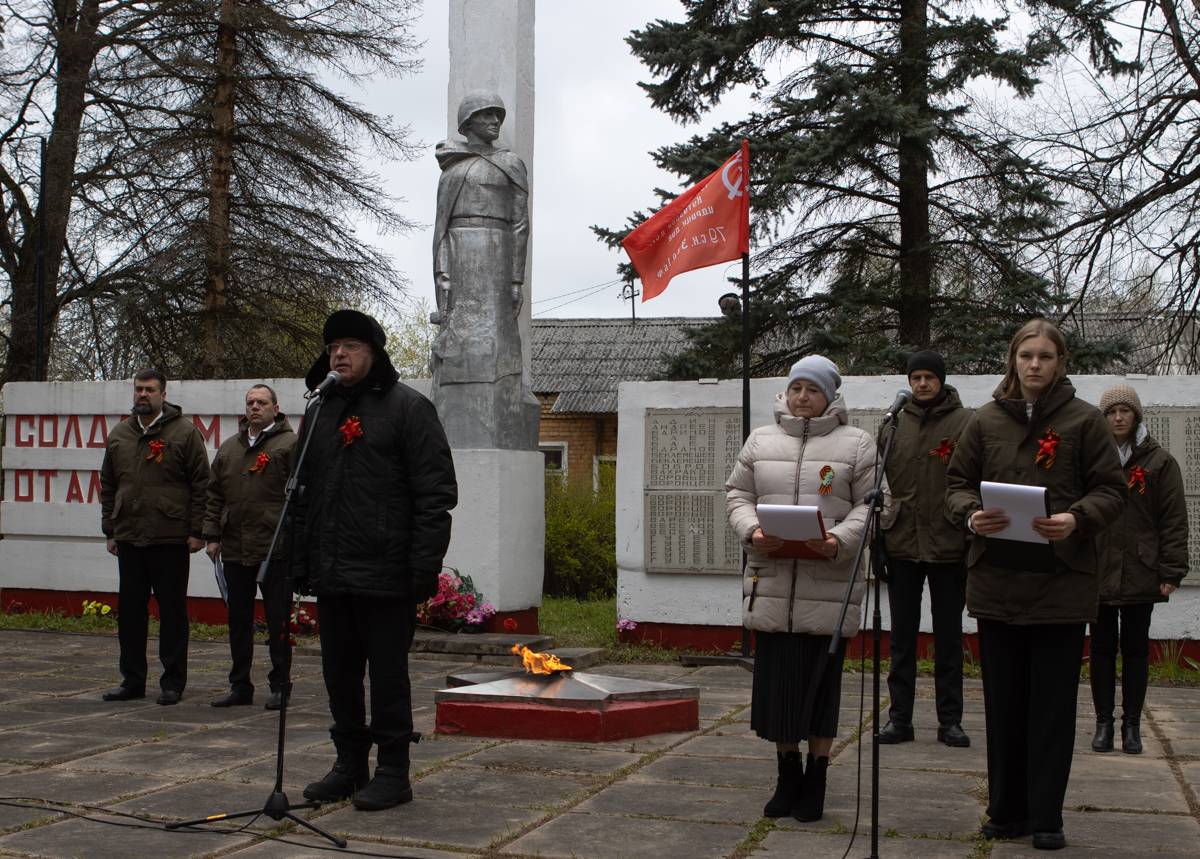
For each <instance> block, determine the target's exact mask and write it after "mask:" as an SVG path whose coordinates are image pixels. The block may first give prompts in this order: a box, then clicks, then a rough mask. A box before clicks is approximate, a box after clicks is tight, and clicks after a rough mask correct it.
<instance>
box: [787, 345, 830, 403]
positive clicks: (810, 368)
mask: <svg viewBox="0 0 1200 859" xmlns="http://www.w3.org/2000/svg"><path fill="white" fill-rule="evenodd" d="M797 379H804V380H805V381H806V382H812V383H813V384H814V385H816V386H817V387H818V388H820V389H821V393H822V394H824V395H825V399H827V400H829V402H831V403H832V402H833V400H834V398H835V397H836V396H837V391H838V388H840V387H841V385H842V377H841V375H840V374H839V373H838V368H837V364H835V363H833V362H832V361H830V360H829V359H828V358H826V357H825V356H824V355H806V356H805V357H803V358H801V359H800V360H799V361H797V362H796V363H795V364H793V365H792V369H791V372H789V373H788V381H787V383H788V387H789V388H790V387H791V386H792V382H794V381H796V380H797Z"/></svg>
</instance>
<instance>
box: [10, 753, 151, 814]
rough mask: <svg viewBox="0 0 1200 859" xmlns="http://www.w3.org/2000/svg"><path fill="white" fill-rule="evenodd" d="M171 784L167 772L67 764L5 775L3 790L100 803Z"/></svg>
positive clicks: (14, 793)
mask: <svg viewBox="0 0 1200 859" xmlns="http://www.w3.org/2000/svg"><path fill="white" fill-rule="evenodd" d="M171 783H172V778H171V776H168V775H131V774H129V773H97V772H87V771H83V770H78V769H76V768H75V766H74V764H71V763H67V764H60V765H59V766H56V767H41V768H38V769H32V770H27V771H26V772H22V773H13V774H10V775H6V776H5V777H4V786H3V787H2V788H0V791H2V792H3V793H4V794H5V795H6V796H23V797H36V798H38V799H44V800H47V801H49V802H69V803H79V804H82V805H100V804H104V803H106V802H108V801H110V800H114V799H118V798H120V797H126V796H131V795H133V794H138V793H143V792H145V791H148V790H153V789H155V788H159V787H163V786H165V785H169V784H171Z"/></svg>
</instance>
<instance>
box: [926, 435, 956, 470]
mask: <svg viewBox="0 0 1200 859" xmlns="http://www.w3.org/2000/svg"><path fill="white" fill-rule="evenodd" d="M952 453H954V439H952V438H944V439H942V443H941V444H939V445H938V446H937V447H935V448H934V449H933V450H931V451H929V455H930V456H940V457H941V458H942V464H943V465H945V464H946V463H947V462H949V461H950V454H952Z"/></svg>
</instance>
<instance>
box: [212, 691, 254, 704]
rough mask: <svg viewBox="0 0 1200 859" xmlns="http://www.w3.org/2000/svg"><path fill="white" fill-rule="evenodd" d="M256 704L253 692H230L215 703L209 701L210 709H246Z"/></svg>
mask: <svg viewBox="0 0 1200 859" xmlns="http://www.w3.org/2000/svg"><path fill="white" fill-rule="evenodd" d="M253 703H254V693H253V692H249V693H247V692H230V693H229V694H228V695H226V696H225V697H224V698H218V699H217V700H215V701H209V702H208V705H209V706H210V707H244V706H246V705H248V704H253Z"/></svg>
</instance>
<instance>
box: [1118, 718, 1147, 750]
mask: <svg viewBox="0 0 1200 859" xmlns="http://www.w3.org/2000/svg"><path fill="white" fill-rule="evenodd" d="M1121 751H1123V752H1124V753H1125V754H1127V755H1140V754H1141V753H1142V726H1141V724H1140V723H1139V722H1138V720H1137V719H1131V718H1130V717H1129V716H1122V717H1121Z"/></svg>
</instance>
